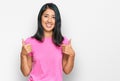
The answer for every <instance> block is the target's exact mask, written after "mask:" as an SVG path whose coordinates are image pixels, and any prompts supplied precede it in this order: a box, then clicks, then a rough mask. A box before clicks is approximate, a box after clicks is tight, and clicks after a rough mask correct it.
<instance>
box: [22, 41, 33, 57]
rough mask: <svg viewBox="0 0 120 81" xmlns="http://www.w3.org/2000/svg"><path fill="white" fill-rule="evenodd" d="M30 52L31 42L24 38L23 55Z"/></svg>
mask: <svg viewBox="0 0 120 81" xmlns="http://www.w3.org/2000/svg"><path fill="white" fill-rule="evenodd" d="M30 52H32V47H31V45H30V44H26V43H25V41H24V40H22V51H21V54H22V55H28V54H29V53H30Z"/></svg>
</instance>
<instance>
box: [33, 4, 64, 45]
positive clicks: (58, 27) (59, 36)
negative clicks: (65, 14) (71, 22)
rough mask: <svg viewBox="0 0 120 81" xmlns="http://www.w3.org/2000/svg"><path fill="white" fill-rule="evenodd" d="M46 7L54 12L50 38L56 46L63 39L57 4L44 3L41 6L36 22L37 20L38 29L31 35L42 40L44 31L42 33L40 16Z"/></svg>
mask: <svg viewBox="0 0 120 81" xmlns="http://www.w3.org/2000/svg"><path fill="white" fill-rule="evenodd" d="M47 8H50V9H52V10H53V11H54V12H55V27H54V29H53V35H52V40H53V43H54V44H55V45H56V46H60V45H61V43H62V41H63V40H64V38H63V36H62V34H61V17H60V12H59V10H58V8H57V6H56V5H55V4H53V3H46V4H44V5H43V6H42V8H41V10H40V12H39V14H38V22H37V23H38V29H37V32H36V33H35V35H33V36H32V37H33V38H35V39H37V40H39V41H41V42H43V39H44V33H43V27H42V24H41V16H42V14H43V12H44V11H45V10H46V9H47Z"/></svg>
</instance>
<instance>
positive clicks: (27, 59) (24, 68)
mask: <svg viewBox="0 0 120 81" xmlns="http://www.w3.org/2000/svg"><path fill="white" fill-rule="evenodd" d="M31 50H32V49H31V45H30V44H25V42H24V40H23V41H22V50H21V56H20V57H21V66H20V68H21V72H22V73H23V75H24V76H28V75H29V74H30V71H31V69H32V57H31V56H29V55H28V54H29V53H30V52H31Z"/></svg>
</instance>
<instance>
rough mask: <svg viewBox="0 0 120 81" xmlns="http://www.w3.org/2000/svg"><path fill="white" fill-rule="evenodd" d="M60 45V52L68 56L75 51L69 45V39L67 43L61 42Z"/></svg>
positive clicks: (72, 54)
mask: <svg viewBox="0 0 120 81" xmlns="http://www.w3.org/2000/svg"><path fill="white" fill-rule="evenodd" d="M61 47H62V53H64V54H67V55H70V56H74V54H75V53H74V50H73V48H72V45H71V39H70V40H69V41H68V44H62V45H61Z"/></svg>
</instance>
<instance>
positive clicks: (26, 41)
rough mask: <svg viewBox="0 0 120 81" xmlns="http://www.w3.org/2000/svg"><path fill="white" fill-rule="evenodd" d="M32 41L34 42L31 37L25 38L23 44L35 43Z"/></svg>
mask: <svg viewBox="0 0 120 81" xmlns="http://www.w3.org/2000/svg"><path fill="white" fill-rule="evenodd" d="M34 40H35V38H33V37H27V38H26V39H25V43H33V42H35V41H34Z"/></svg>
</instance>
